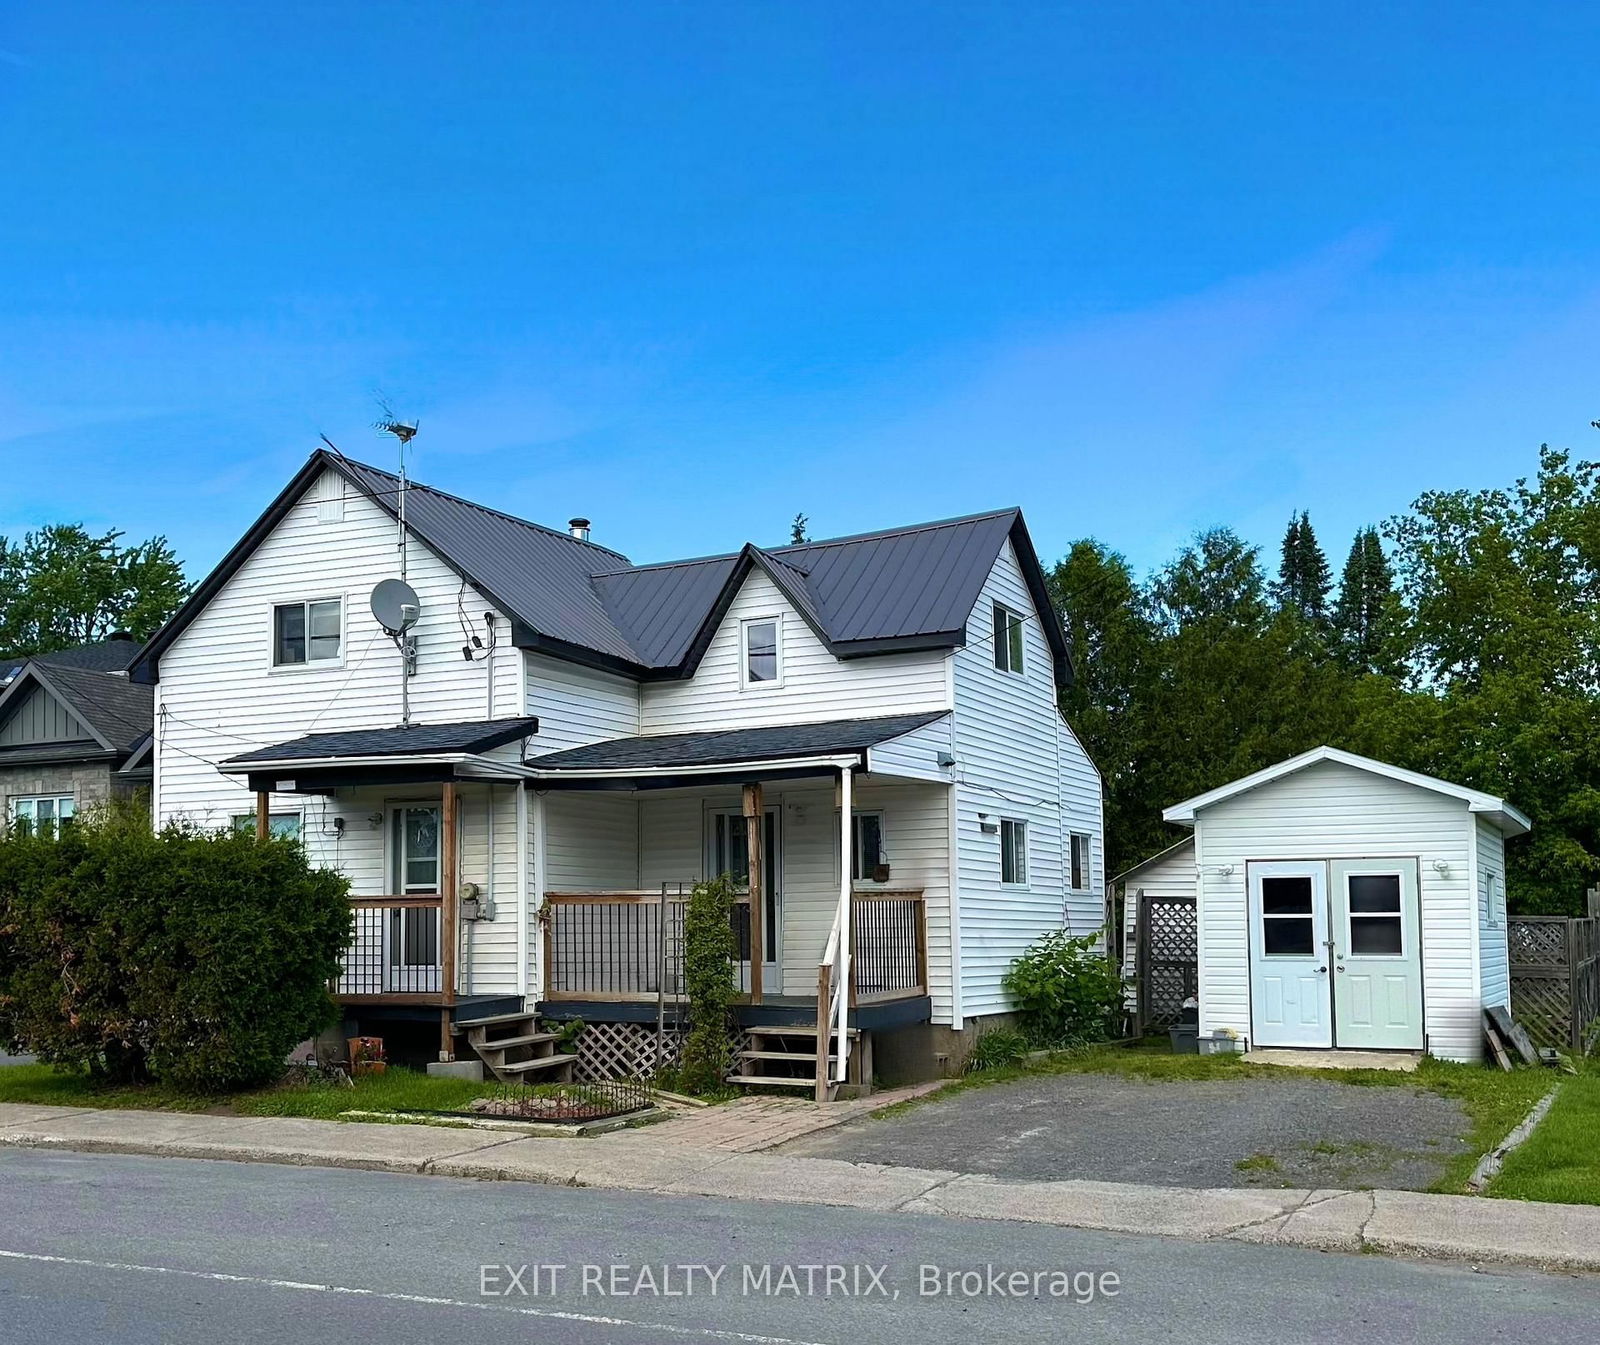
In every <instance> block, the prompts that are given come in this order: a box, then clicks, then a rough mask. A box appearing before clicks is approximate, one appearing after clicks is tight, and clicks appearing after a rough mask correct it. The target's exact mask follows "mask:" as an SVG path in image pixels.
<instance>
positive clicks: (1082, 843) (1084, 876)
mask: <svg viewBox="0 0 1600 1345" xmlns="http://www.w3.org/2000/svg"><path fill="white" fill-rule="evenodd" d="M1072 890H1073V891H1074V892H1087V891H1088V890H1089V838H1088V837H1087V836H1086V835H1084V834H1083V833H1082V832H1079V831H1075V832H1073V833H1072Z"/></svg>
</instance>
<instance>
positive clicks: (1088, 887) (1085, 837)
mask: <svg viewBox="0 0 1600 1345" xmlns="http://www.w3.org/2000/svg"><path fill="white" fill-rule="evenodd" d="M1079 841H1082V842H1083V865H1082V868H1083V881H1082V882H1081V883H1076V882H1074V881H1073V873H1072V871H1073V869H1075V868H1077V867H1078V856H1077V854H1076V851H1077V849H1078V844H1077V843H1078V842H1079ZM1067 891H1069V892H1077V893H1083V892H1093V891H1094V836H1093V834H1092V833H1090V832H1087V831H1069V832H1068V833H1067Z"/></svg>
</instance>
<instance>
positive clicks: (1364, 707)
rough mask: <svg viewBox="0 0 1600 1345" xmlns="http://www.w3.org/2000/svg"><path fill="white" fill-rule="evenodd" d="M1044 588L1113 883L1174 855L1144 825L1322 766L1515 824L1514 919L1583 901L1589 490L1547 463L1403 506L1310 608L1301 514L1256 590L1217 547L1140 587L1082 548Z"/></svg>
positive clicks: (1236, 561) (1117, 562)
mask: <svg viewBox="0 0 1600 1345" xmlns="http://www.w3.org/2000/svg"><path fill="white" fill-rule="evenodd" d="M1385 535H1386V536H1387V538H1388V541H1389V544H1390V547H1391V548H1392V549H1391V550H1389V551H1386V549H1385V545H1384V536H1385ZM1051 583H1052V588H1053V590H1054V595H1055V598H1056V601H1057V602H1058V603H1059V605H1060V607H1061V610H1062V613H1063V620H1064V622H1065V624H1066V628H1067V631H1068V635H1069V638H1070V640H1071V643H1072V648H1073V653H1074V666H1075V668H1076V671H1077V681H1076V683H1075V685H1074V686H1072V687H1071V688H1069V689H1068V690H1067V691H1065V692H1064V693H1063V696H1062V709H1063V712H1064V713H1065V714H1066V716H1067V718H1068V720H1069V721H1070V722H1071V723H1072V725H1073V726H1074V728H1075V729H1076V731H1077V732H1078V734H1079V736H1080V737H1081V738H1082V740H1083V741H1084V743H1085V745H1086V746H1087V747H1088V749H1089V751H1090V754H1091V755H1092V756H1093V757H1094V759H1095V761H1096V763H1097V764H1098V765H1099V766H1100V768H1101V772H1102V775H1103V776H1104V780H1105V790H1106V805H1107V819H1106V832H1107V837H1106V839H1107V847H1108V851H1109V854H1108V862H1109V865H1110V871H1111V872H1113V873H1115V872H1117V871H1119V870H1121V869H1123V868H1126V867H1128V866H1130V865H1132V864H1133V863H1136V862H1137V861H1139V860H1141V859H1144V858H1146V857H1147V856H1149V855H1151V854H1153V853H1154V852H1155V851H1157V850H1159V849H1161V848H1162V847H1163V846H1165V845H1168V844H1170V843H1171V842H1172V841H1174V840H1176V839H1178V837H1179V836H1180V835H1181V833H1179V832H1177V831H1175V830H1174V829H1172V828H1169V827H1167V826H1166V825H1165V824H1163V823H1162V822H1161V820H1160V817H1161V809H1162V808H1163V807H1165V806H1167V805H1170V804H1172V803H1175V802H1177V801H1178V800H1180V799H1183V798H1186V797H1189V796H1192V795H1194V794H1199V793H1202V792H1204V791H1205V790H1208V789H1211V788H1214V787H1216V786H1217V785H1220V784H1224V783H1226V782H1227V781H1229V780H1233V779H1237V778H1238V777H1239V776H1242V775H1245V774H1248V773H1249V772H1251V771H1254V770H1258V769H1260V768H1261V767H1263V766H1267V765H1271V764H1272V763H1273V762H1276V761H1280V760H1282V759H1283V758H1285V757H1288V756H1292V755H1294V754H1295V753H1297V752H1301V751H1305V750H1306V749H1308V748H1311V747H1315V746H1318V745H1319V744H1323V743H1327V744H1329V745H1332V746H1335V747H1343V748H1346V749H1348V750H1350V751H1354V752H1358V753H1361V754H1363V755H1366V756H1372V757H1376V758H1378V759H1380V760H1384V761H1389V762H1393V763H1394V764H1396V765H1400V766H1406V767H1410V768H1412V769H1415V770H1420V771H1425V772H1427V773H1429V774H1433V775H1438V776H1441V777H1443V778H1445V779H1448V780H1452V781H1455V782H1458V783H1461V784H1465V785H1470V786H1473V787H1476V788H1480V789H1484V790H1486V791H1489V792H1492V793H1495V794H1500V795H1503V796H1504V797H1506V798H1507V799H1509V800H1510V801H1511V802H1512V803H1513V804H1515V805H1516V806H1517V807H1519V808H1521V809H1522V810H1523V811H1524V812H1526V813H1528V814H1529V815H1530V817H1531V818H1532V819H1533V822H1534V828H1533V832H1532V834H1531V835H1530V836H1529V837H1528V838H1526V839H1525V840H1522V841H1518V842H1516V843H1514V844H1513V845H1512V846H1511V848H1510V849H1509V851H1508V858H1507V863H1508V869H1509V872H1508V892H1509V896H1510V901H1511V905H1512V908H1513V909H1514V910H1520V911H1524V912H1530V911H1531V912H1550V913H1558V912H1576V911H1578V910H1580V909H1581V906H1582V899H1583V898H1582V894H1583V890H1584V888H1585V887H1586V886H1588V885H1590V884H1593V883H1594V882H1596V881H1597V880H1600V466H1596V465H1595V464H1591V463H1584V462H1574V461H1573V460H1572V459H1571V457H1570V455H1568V454H1566V453H1562V452H1557V451H1554V450H1551V449H1549V448H1545V449H1543V450H1542V451H1541V454H1540V461H1539V470H1538V473H1537V474H1536V476H1535V477H1534V478H1533V479H1531V480H1522V481H1518V482H1517V483H1516V484H1515V485H1514V486H1513V487H1511V488H1510V489H1492V490H1480V491H1434V492H1429V493H1427V494H1424V495H1423V496H1421V497H1420V498H1419V499H1418V500H1417V501H1416V502H1415V503H1414V504H1413V505H1412V506H1411V508H1410V509H1409V510H1408V511H1407V512H1406V513H1404V514H1402V515H1401V516H1399V517H1397V518H1395V519H1392V520H1390V521H1389V522H1388V524H1387V525H1386V527H1385V529H1384V533H1383V534H1380V532H1379V530H1378V529H1377V528H1373V527H1368V528H1363V529H1361V530H1360V532H1359V533H1358V534H1357V536H1356V538H1355V539H1354V542H1353V543H1352V545H1351V548H1350V554H1349V559H1348V560H1347V561H1346V563H1345V567H1344V571H1343V574H1342V575H1341V579H1340V583H1339V586H1338V592H1337V596H1336V598H1335V600H1334V602H1333V603H1332V605H1331V608H1330V607H1329V606H1328V604H1327V601H1326V599H1327V594H1328V591H1329V586H1328V582H1327V564H1326V560H1325V559H1324V558H1322V557H1321V550H1320V547H1319V546H1318V545H1317V543H1316V538H1315V534H1314V533H1313V532H1312V531H1311V521H1310V517H1309V515H1307V514H1302V515H1298V516H1296V518H1295V519H1294V520H1293V521H1292V522H1291V524H1290V526H1289V529H1288V530H1287V533H1286V535H1285V537H1284V541H1283V546H1282V549H1281V554H1280V564H1279V572H1278V577H1277V579H1276V581H1275V582H1272V583H1270V584H1269V582H1268V580H1267V578H1266V576H1265V574H1264V573H1263V570H1262V566H1261V563H1260V555H1259V552H1258V550H1257V549H1256V548H1255V547H1253V546H1250V545H1248V544H1247V543H1245V542H1244V541H1243V540H1241V539H1240V538H1239V537H1238V536H1237V535H1235V534H1234V533H1232V532H1231V531H1229V530H1227V529H1214V530H1211V531H1209V532H1205V533H1202V534H1200V535H1199V536H1197V537H1196V538H1195V539H1194V541H1193V542H1192V543H1191V544H1189V545H1188V546H1186V547H1184V548H1183V549H1182V550H1181V551H1180V552H1179V554H1178V555H1177V556H1176V557H1175V558H1174V559H1173V560H1172V561H1171V562H1169V563H1168V564H1167V565H1164V566H1162V567H1161V568H1160V569H1158V570H1157V571H1156V572H1155V573H1154V574H1152V575H1150V576H1149V577H1148V578H1147V579H1145V580H1144V581H1142V582H1141V581H1140V580H1138V579H1137V578H1136V577H1135V576H1134V574H1133V573H1132V571H1131V570H1130V568H1129V566H1128V564H1127V562H1126V560H1124V558H1123V557H1121V556H1119V555H1117V554H1116V553H1115V552H1113V551H1110V550H1109V549H1107V548H1105V547H1104V546H1102V545H1100V544H1099V543H1097V542H1094V541H1081V542H1078V543H1077V544H1075V545H1074V546H1073V547H1072V549H1071V550H1070V552H1069V553H1068V554H1067V556H1066V558H1065V559H1063V560H1062V561H1061V562H1060V564H1058V565H1057V566H1056V568H1055V571H1054V573H1053V574H1052V575H1051ZM1319 630H1320V631H1321V632H1322V633H1323V637H1324V638H1317V639H1311V638H1308V633H1314V632H1316V631H1319Z"/></svg>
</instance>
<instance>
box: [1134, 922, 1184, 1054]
mask: <svg viewBox="0 0 1600 1345" xmlns="http://www.w3.org/2000/svg"><path fill="white" fill-rule="evenodd" d="M1138 940H1139V950H1138V954H1137V957H1136V959H1135V960H1136V966H1137V974H1138V977H1139V1020H1140V1030H1141V1031H1145V1032H1148V1031H1151V1030H1152V1029H1155V1030H1160V1029H1162V1028H1167V1027H1171V1026H1172V1025H1173V1024H1174V1023H1176V1022H1177V1021H1178V1018H1179V1016H1180V1015H1181V1014H1182V1012H1183V1002H1184V1000H1186V999H1188V998H1189V997H1190V996H1191V995H1194V994H1196V993H1197V992H1198V989H1199V984H1200V980H1199V967H1198V960H1199V959H1198V934H1197V931H1196V926H1195V906H1194V902H1193V901H1184V900H1180V899H1178V898H1172V897H1151V896H1144V897H1142V899H1141V901H1140V910H1139V924H1138Z"/></svg>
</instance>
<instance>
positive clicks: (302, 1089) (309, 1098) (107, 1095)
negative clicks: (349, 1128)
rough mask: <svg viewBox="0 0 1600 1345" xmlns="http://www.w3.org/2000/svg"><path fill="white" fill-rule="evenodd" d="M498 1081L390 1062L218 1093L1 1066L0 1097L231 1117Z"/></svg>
mask: <svg viewBox="0 0 1600 1345" xmlns="http://www.w3.org/2000/svg"><path fill="white" fill-rule="evenodd" d="M499 1087H500V1085H498V1084H496V1083H493V1082H489V1083H469V1082H467V1081H466V1080H463V1079H436V1078H433V1077H432V1076H430V1075H427V1074H421V1073H418V1072H416V1071H415V1070H408V1069H396V1068H392V1067H391V1068H390V1069H389V1070H388V1071H387V1072H386V1073H383V1074H369V1075H364V1076H363V1077H361V1078H360V1079H357V1080H356V1081H355V1086H354V1087H353V1088H346V1087H344V1086H343V1085H339V1084H331V1083H320V1082H319V1083H313V1084H284V1085H275V1086H273V1087H270V1088H261V1089H257V1090H255V1091H253V1092H247V1093H231V1094H226V1095H223V1096H207V1095H204V1094H194V1093H182V1092H178V1091H176V1090H173V1089H169V1088H163V1087H161V1086H160V1085H159V1084H151V1085H148V1086H146V1087H140V1088H132V1087H106V1086H103V1085H99V1084H96V1083H95V1082H94V1081H93V1080H91V1079H88V1078H86V1077H84V1076H83V1075H77V1074H68V1073H66V1072H65V1071H61V1070H57V1069H54V1068H53V1067H52V1066H50V1065H9V1066H5V1067H0V1102H33V1103H39V1104H42V1105H45V1106H56V1107H133V1108H139V1109H159V1110H163V1111H196V1112H213V1113H227V1114H230V1115H235V1116H314V1117H326V1118H331V1117H336V1116H338V1115H339V1113H340V1112H344V1111H396V1110H404V1111H458V1110H460V1109H462V1108H464V1107H465V1106H466V1105H467V1103H469V1102H470V1101H472V1099H473V1098H475V1097H486V1096H490V1095H492V1094H493V1093H494V1092H495V1091H496V1090H497V1089H498V1088H499Z"/></svg>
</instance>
